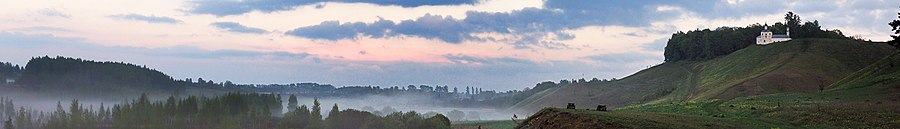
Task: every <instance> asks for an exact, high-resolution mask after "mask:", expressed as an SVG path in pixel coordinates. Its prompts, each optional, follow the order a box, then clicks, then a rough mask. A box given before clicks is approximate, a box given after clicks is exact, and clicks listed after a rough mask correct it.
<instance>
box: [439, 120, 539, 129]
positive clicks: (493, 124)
mask: <svg viewBox="0 0 900 129" xmlns="http://www.w3.org/2000/svg"><path fill="white" fill-rule="evenodd" d="M516 121H518V122H522V120H516ZM451 125H452V126H454V127H457V126H467V127H478V126H481V128H483V129H512V128H515V127H516V125H518V123H516V122H513V121H512V120H483V121H458V122H451Z"/></svg>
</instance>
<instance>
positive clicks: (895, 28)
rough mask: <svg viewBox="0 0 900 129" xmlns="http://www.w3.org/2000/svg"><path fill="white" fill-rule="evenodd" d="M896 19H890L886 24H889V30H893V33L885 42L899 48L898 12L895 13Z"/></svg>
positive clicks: (899, 22)
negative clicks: (890, 38)
mask: <svg viewBox="0 0 900 129" xmlns="http://www.w3.org/2000/svg"><path fill="white" fill-rule="evenodd" d="M897 18H898V19H897V20H894V21H891V22H890V23H888V25H890V26H891V31H894V34H895V35H891V37H892V38H894V39H892V40H890V41H888V42H887V44H890V45H891V46H894V47H895V48H897V49H900V13H897Z"/></svg>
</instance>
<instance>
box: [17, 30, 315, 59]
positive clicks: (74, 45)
mask: <svg viewBox="0 0 900 129" xmlns="http://www.w3.org/2000/svg"><path fill="white" fill-rule="evenodd" d="M0 45H2V46H4V47H0V48H10V47H11V48H15V49H22V50H32V49H36V50H42V51H46V50H44V49H61V48H68V49H74V50H83V51H101V52H111V53H120V54H124V53H128V54H139V55H147V56H159V57H178V58H204V59H224V58H245V59H273V60H293V59H306V58H307V57H310V56H314V55H313V54H310V53H304V52H301V53H291V52H278V51H275V52H259V51H247V50H235V49H222V50H205V49H200V48H197V47H192V46H174V47H163V48H139V47H125V46H103V45H98V44H95V43H89V42H86V41H84V40H83V39H80V38H67V37H58V36H54V35H49V34H24V33H14V32H0ZM45 54H53V53H45Z"/></svg>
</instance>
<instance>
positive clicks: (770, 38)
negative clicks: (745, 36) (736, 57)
mask: <svg viewBox="0 0 900 129" xmlns="http://www.w3.org/2000/svg"><path fill="white" fill-rule="evenodd" d="M788 40H791V28H787V34H783V35H780V34H772V31H769V26H766V28H765V29H763V30H762V32H759V36H756V44H759V45H765V44H770V43H774V42H781V41H788Z"/></svg>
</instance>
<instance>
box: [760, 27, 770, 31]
mask: <svg viewBox="0 0 900 129" xmlns="http://www.w3.org/2000/svg"><path fill="white" fill-rule="evenodd" d="M762 32H772V31H769V28H768V27H766V28H765V29H763V30H762Z"/></svg>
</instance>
